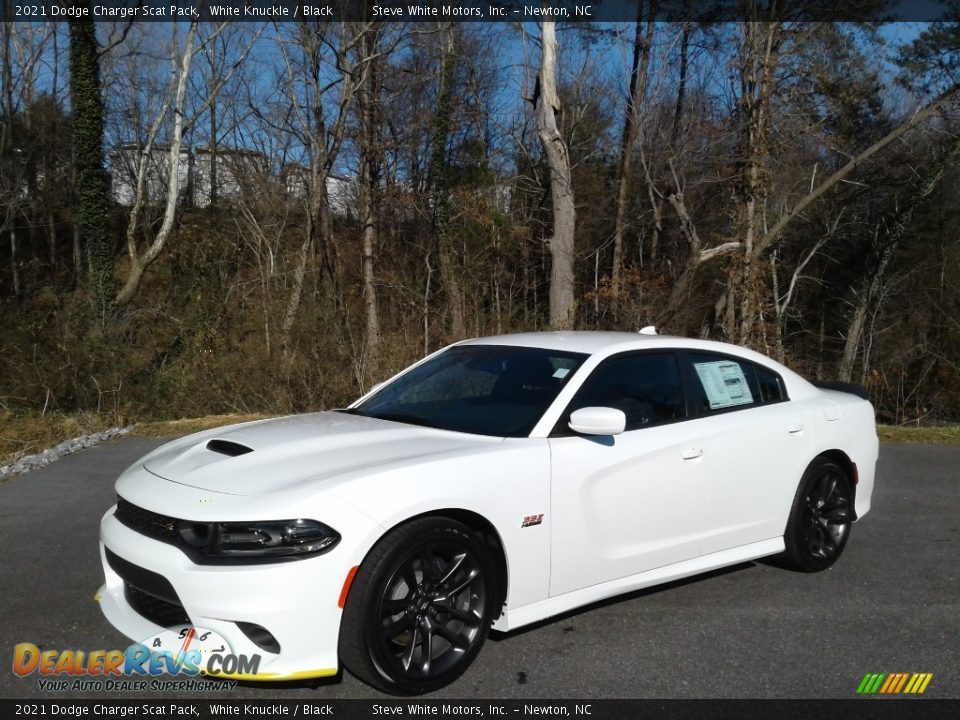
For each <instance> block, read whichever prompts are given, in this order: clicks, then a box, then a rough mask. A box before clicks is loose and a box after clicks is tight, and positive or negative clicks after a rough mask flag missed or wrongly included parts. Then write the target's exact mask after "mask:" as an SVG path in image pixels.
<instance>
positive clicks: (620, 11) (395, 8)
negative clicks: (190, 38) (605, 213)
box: [0, 0, 960, 22]
mask: <svg viewBox="0 0 960 720" xmlns="http://www.w3.org/2000/svg"><path fill="white" fill-rule="evenodd" d="M640 5H642V13H643V17H647V16H648V15H649V13H650V8H651V7H652V8H653V12H654V15H655V17H656V18H657V19H659V20H663V21H695V22H729V21H736V20H743V19H745V15H744V6H745V3H744V2H743V0H547V1H545V2H541V1H540V0H459V1H458V2H452V1H450V0H421V1H420V2H417V1H416V0H406V1H404V0H272V1H271V0H0V19H2V20H13V21H14V22H43V21H51V20H68V21H69V20H84V19H86V20H95V21H100V22H128V21H131V20H136V21H146V22H170V21H174V20H179V21H185V20H190V19H200V20H205V21H217V22H222V21H230V22H264V21H272V22H304V21H306V22H310V21H351V22H354V21H364V20H366V21H371V20H383V21H397V22H438V21H452V22H537V21H540V20H544V19H552V20H557V21H559V22H633V21H635V20H636V19H637V12H638V9H640V8H639V6H640ZM756 7H757V13H758V16H757V17H756V18H755V19H759V20H764V19H771V20H791V21H802V20H808V21H839V22H887V21H904V22H929V21H933V20H951V19H952V20H957V19H960V17H958V15H960V11H958V5H957V3H956V2H955V1H954V0H772V1H771V2H760V3H756ZM771 8H772V9H771Z"/></svg>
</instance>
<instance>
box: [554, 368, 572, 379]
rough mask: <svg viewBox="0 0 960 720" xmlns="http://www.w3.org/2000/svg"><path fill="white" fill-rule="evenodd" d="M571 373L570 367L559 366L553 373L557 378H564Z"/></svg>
mask: <svg viewBox="0 0 960 720" xmlns="http://www.w3.org/2000/svg"><path fill="white" fill-rule="evenodd" d="M569 374H570V368H557V371H556V372H555V373H554V374H553V376H554V377H555V378H560V379H561V380H563V378H565V377H566V376H567V375H569Z"/></svg>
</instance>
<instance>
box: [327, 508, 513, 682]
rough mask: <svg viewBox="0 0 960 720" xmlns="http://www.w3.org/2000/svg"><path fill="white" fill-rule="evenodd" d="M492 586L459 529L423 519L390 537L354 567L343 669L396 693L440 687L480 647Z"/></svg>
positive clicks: (474, 542)
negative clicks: (354, 575) (355, 569)
mask: <svg viewBox="0 0 960 720" xmlns="http://www.w3.org/2000/svg"><path fill="white" fill-rule="evenodd" d="M495 582H496V581H495V576H494V572H493V567H492V564H491V562H490V557H489V554H488V552H487V550H486V548H485V546H484V544H483V543H482V541H481V540H480V539H479V538H478V537H477V536H476V534H475V533H474V532H473V531H472V530H470V528H468V527H467V526H465V525H463V524H462V523H459V522H456V521H455V520H451V519H448V518H423V519H420V520H414V521H413V522H411V523H408V524H407V525H403V526H401V527H399V528H397V529H395V530H393V531H391V532H390V533H388V534H387V535H386V536H385V537H384V538H383V539H382V540H381V541H380V542H379V543H377V545H376V546H374V548H373V550H371V551H370V554H369V555H368V556H367V558H366V559H365V560H364V561H363V563H362V564H361V565H360V569H359V570H358V571H357V575H356V577H355V579H354V582H353V585H352V587H351V590H350V595H349V597H348V598H347V602H346V605H345V606H344V609H343V621H342V625H341V629H340V657H341V659H342V660H343V663H344V665H346V667H347V668H348V669H349V670H350V672H352V673H353V674H354V675H356V676H357V677H358V678H360V679H361V680H363V681H364V682H366V683H368V684H370V685H373V686H374V687H377V688H379V689H381V690H383V691H385V692H388V693H393V694H398V695H416V694H421V693H425V692H430V691H432V690H436V689H438V688H440V687H443V686H444V685H447V684H448V683H450V682H452V681H453V680H455V679H456V678H457V677H459V676H460V674H461V673H463V671H464V670H466V669H467V667H468V666H469V665H470V663H471V662H473V659H474V658H475V657H476V656H477V653H478V652H479V651H480V647H481V646H482V645H483V641H484V639H485V638H486V635H487V631H488V630H489V627H490V622H491V617H492V613H493V610H494V608H493V605H494V598H495V597H496V593H495V588H494V584H495Z"/></svg>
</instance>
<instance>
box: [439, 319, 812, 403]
mask: <svg viewBox="0 0 960 720" xmlns="http://www.w3.org/2000/svg"><path fill="white" fill-rule="evenodd" d="M457 345H512V346H517V347H535V348H544V349H546V350H566V351H568V352H578V353H585V354H587V355H599V356H601V357H606V356H608V355H613V354H615V353H619V352H628V351H630V350H652V349H655V348H686V349H690V350H705V351H710V352H716V353H725V354H727V355H733V356H735V357H740V358H743V359H744V360H749V361H752V362H756V363H758V364H760V365H766V366H767V367H769V368H771V369H774V370H776V371H777V372H779V373H780V375H781V376H782V377H783V378H784V380H786V381H787V384H788V389H789V390H790V392H791V394H794V395H796V394H798V393H800V394H803V395H809V394H816V392H817V391H816V388H814V386H813V385H811V384H810V383H809V382H808V381H807V380H806V379H805V378H803V377H801V376H800V375H798V374H796V373H795V372H793V371H792V370H791V369H790V368H788V367H786V366H785V365H782V364H781V363H778V362H777V361H776V360H774V359H773V358H770V357H767V356H766V355H763V354H761V353H758V352H755V351H754V350H750V349H749V348H745V347H740V346H739V345H731V344H730V343H724V342H717V341H715V340H701V339H699V338H684V337H676V336H673V335H653V334H647V333H639V332H637V333H628V332H605V331H596V330H561V331H553V332H529V333H514V334H510V335H492V336H490V337H482V338H473V339H471V340H464V341H462V342H459V343H457Z"/></svg>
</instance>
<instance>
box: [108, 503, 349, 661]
mask: <svg viewBox="0 0 960 720" xmlns="http://www.w3.org/2000/svg"><path fill="white" fill-rule="evenodd" d="M114 509H115V508H111V509H110V510H109V511H108V512H107V513H106V515H104V517H103V519H102V521H101V523H100V559H101V562H102V564H103V570H104V576H105V579H106V582H105V584H104V585H103V587H101V588H100V590H99V592H98V593H97V598H98V600H99V602H100V607H101V609H102V611H103V614H104V615H105V616H106V618H107V620H108V621H109V622H110V623H111V624H112V625H113V626H114V627H115V628H116V629H117V630H119V631H120V632H122V633H123V634H124V635H126V636H127V637H129V638H130V639H132V640H134V641H137V642H140V641H144V640H146V639H148V638H151V637H153V636H155V635H157V634H159V633H161V632H162V631H163V630H164V629H165V626H164V625H161V624H158V622H156V621H155V620H157V618H156V617H155V616H153V615H151V617H153V618H154V620H151V619H148V617H145V616H144V615H143V614H141V612H138V611H137V609H135V607H134V606H133V605H132V604H131V602H130V597H138V595H137V592H138V591H139V590H143V589H144V588H140V589H136V586H135V585H134V586H133V587H134V588H135V589H134V595H132V596H131V595H128V593H129V592H130V589H129V588H128V587H126V586H127V585H132V583H129V582H126V581H125V580H124V578H123V577H121V575H120V574H118V572H117V570H116V569H115V568H114V567H113V566H112V565H111V563H110V562H109V560H108V556H107V551H108V550H109V551H110V552H112V553H113V554H114V555H115V556H116V557H118V558H120V559H121V561H126V562H125V563H124V562H121V564H122V565H123V569H122V570H121V571H122V572H124V574H125V575H127V580H128V581H129V580H130V575H131V573H130V571H129V566H135V567H136V568H138V569H140V570H141V571H147V573H146V575H148V576H150V575H153V574H155V575H157V576H161V577H162V578H163V579H165V580H166V581H167V582H168V583H169V585H170V586H172V589H173V590H174V591H175V593H176V600H179V602H180V605H182V607H183V611H184V612H185V613H186V615H187V616H188V617H189V624H191V625H193V626H194V627H197V628H203V629H205V630H212V631H214V632H215V633H217V634H218V635H219V636H220V637H222V638H223V639H224V640H226V642H227V643H228V645H229V649H230V651H232V652H233V653H234V654H237V655H246V656H248V657H252V656H254V655H259V656H260V662H259V666H258V669H257V672H256V674H249V673H247V674H244V673H225V672H223V671H221V670H219V668H211V669H210V674H216V675H217V676H218V677H229V678H234V679H244V680H296V679H304V678H315V677H324V676H329V675H334V674H336V673H337V671H338V660H337V643H338V639H339V631H340V617H341V614H342V609H341V608H340V607H339V604H338V601H339V599H340V594H341V591H342V589H343V586H344V582H345V579H346V577H347V575H348V573H349V571H350V569H351V567H353V566H354V565H356V564H358V563H359V562H360V559H362V556H363V555H362V552H359V549H357V548H350V547H349V544H348V543H347V544H345V543H344V542H341V543H340V544H339V545H338V546H337V547H336V548H334V549H333V550H331V551H330V552H328V553H324V554H323V555H320V556H317V557H315V558H309V559H303V560H296V561H291V562H279V563H265V564H260V565H232V566H211V565H196V564H194V563H193V562H191V561H190V559H189V558H188V557H187V556H186V555H185V554H184V553H183V552H181V551H180V550H179V549H177V548H176V547H174V546H172V545H168V544H167V543H164V542H161V541H159V540H154V539H153V538H150V537H147V536H145V535H141V534H140V533H138V532H136V531H134V530H132V529H130V528H128V527H127V526H126V525H124V524H123V523H121V522H120V521H119V520H117V519H116V518H115V517H114ZM345 545H346V546H345ZM117 564H118V563H117V562H116V560H114V565H117ZM128 564H129V565H128ZM133 582H138V580H137V578H136V577H135V578H134V579H133ZM141 584H143V583H141ZM146 589H148V590H149V589H150V588H146ZM167 599H169V598H167ZM140 609H141V610H143V608H142V607H141V608H140ZM147 614H148V615H150V613H147ZM160 622H162V620H160ZM238 622H241V623H254V624H256V625H259V626H262V627H263V628H266V630H267V631H269V632H270V633H271V634H272V635H273V637H274V638H275V639H276V641H277V643H279V652H267V651H265V650H264V649H263V648H262V647H260V646H258V645H257V644H256V643H254V642H253V641H252V640H251V639H250V638H249V637H248V636H247V635H246V634H245V633H244V632H243V630H241V628H240V626H238V625H237V623H238ZM167 624H168V625H169V624H175V623H167ZM201 672H203V670H201Z"/></svg>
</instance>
